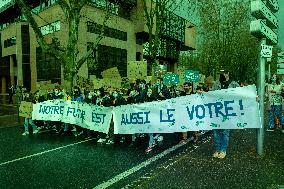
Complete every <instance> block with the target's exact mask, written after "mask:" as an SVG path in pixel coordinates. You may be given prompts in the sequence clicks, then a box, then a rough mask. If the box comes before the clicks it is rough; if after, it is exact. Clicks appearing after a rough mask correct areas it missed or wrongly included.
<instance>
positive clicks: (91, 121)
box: [32, 100, 112, 133]
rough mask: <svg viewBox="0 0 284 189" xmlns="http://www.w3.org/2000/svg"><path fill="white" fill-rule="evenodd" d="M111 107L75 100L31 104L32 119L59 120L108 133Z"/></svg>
mask: <svg viewBox="0 0 284 189" xmlns="http://www.w3.org/2000/svg"><path fill="white" fill-rule="evenodd" d="M111 110H112V108H107V107H101V106H95V105H91V104H87V103H81V102H77V101H65V100H49V101H45V102H42V103H37V104H34V105H33V111H32V119H33V120H45V121H48V120H50V121H61V122H64V123H70V124H76V125H78V126H80V127H83V128H87V129H90V130H94V131H98V132H103V133H108V130H109V126H110V121H111V117H112V113H111Z"/></svg>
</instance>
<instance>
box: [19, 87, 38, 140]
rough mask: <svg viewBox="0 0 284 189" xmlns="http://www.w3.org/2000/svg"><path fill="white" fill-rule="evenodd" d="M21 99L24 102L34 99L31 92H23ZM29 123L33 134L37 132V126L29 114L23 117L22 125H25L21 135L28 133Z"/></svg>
mask: <svg viewBox="0 0 284 189" xmlns="http://www.w3.org/2000/svg"><path fill="white" fill-rule="evenodd" d="M23 101H26V102H33V101H34V99H33V96H32V94H31V93H29V92H28V93H24V95H23ZM29 125H31V126H32V128H33V134H37V133H38V129H37V126H36V125H35V124H34V122H33V120H32V118H31V116H27V117H25V122H24V127H25V132H24V133H23V134H22V135H23V136H25V135H28V134H29Z"/></svg>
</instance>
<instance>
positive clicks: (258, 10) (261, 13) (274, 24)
mask: <svg viewBox="0 0 284 189" xmlns="http://www.w3.org/2000/svg"><path fill="white" fill-rule="evenodd" d="M251 14H252V15H253V16H254V17H256V18H260V19H267V21H268V22H267V25H269V26H270V28H273V29H276V28H278V19H277V17H276V16H275V15H274V14H273V13H272V12H271V11H270V10H269V9H268V8H267V7H266V6H265V4H264V3H263V2H262V1H261V0H257V1H252V2H251Z"/></svg>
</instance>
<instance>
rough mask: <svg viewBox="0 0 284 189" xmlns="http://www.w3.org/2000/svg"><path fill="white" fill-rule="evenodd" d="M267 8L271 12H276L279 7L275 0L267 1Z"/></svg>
mask: <svg viewBox="0 0 284 189" xmlns="http://www.w3.org/2000/svg"><path fill="white" fill-rule="evenodd" d="M267 6H268V7H269V8H270V10H272V11H273V12H277V11H278V10H279V5H278V1H277V0H267Z"/></svg>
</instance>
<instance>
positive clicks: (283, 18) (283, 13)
mask: <svg viewBox="0 0 284 189" xmlns="http://www.w3.org/2000/svg"><path fill="white" fill-rule="evenodd" d="M10 1H11V0H0V8H1V7H2V6H3V5H5V4H7V3H9V2H10ZM177 1H178V2H179V1H181V0H177ZM183 1H184V2H188V1H185V0H183ZM278 3H279V7H280V9H279V11H278V13H277V14H276V15H277V16H278V19H279V30H278V36H279V40H278V44H279V45H280V46H281V47H282V49H283V50H284V0H278ZM186 7H188V6H180V8H179V9H177V10H176V11H175V12H176V13H177V14H178V15H180V16H182V17H184V18H188V19H190V20H191V21H192V22H193V23H194V24H196V22H197V21H196V19H195V17H194V16H193V14H191V13H190V12H192V11H193V12H194V8H193V9H192V10H191V11H188V10H184V8H186Z"/></svg>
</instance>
